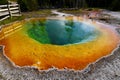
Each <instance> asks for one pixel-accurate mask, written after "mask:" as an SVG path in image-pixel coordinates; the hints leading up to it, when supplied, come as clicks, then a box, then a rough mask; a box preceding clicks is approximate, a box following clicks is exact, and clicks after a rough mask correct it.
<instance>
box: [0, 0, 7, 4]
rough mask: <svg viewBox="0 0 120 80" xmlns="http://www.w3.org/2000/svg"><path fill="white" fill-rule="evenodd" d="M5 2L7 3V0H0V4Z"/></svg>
mask: <svg viewBox="0 0 120 80" xmlns="http://www.w3.org/2000/svg"><path fill="white" fill-rule="evenodd" d="M7 3H8V1H7V0H0V5H1V4H7Z"/></svg>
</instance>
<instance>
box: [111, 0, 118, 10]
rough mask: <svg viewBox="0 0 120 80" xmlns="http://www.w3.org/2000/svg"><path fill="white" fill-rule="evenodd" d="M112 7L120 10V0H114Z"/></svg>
mask: <svg viewBox="0 0 120 80" xmlns="http://www.w3.org/2000/svg"><path fill="white" fill-rule="evenodd" d="M110 9H111V10H119V11H120V0H114V1H113V2H112V4H111V6H110Z"/></svg>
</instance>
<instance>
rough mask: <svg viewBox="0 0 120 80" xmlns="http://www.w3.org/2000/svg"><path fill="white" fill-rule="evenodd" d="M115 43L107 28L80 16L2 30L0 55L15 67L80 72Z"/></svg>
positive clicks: (33, 21) (23, 23)
mask: <svg viewBox="0 0 120 80" xmlns="http://www.w3.org/2000/svg"><path fill="white" fill-rule="evenodd" d="M118 43H119V37H118V34H117V32H116V31H115V29H114V28H113V27H111V26H108V25H105V24H102V23H98V22H91V21H89V20H86V21H84V20H83V19H82V18H80V17H61V18H40V19H30V20H26V21H21V22H16V23H15V24H11V25H9V26H7V27H4V28H2V30H1V32H0V44H1V45H4V46H5V48H4V54H5V55H6V56H7V57H8V58H9V59H10V60H11V61H12V62H14V63H15V64H16V65H18V66H35V67H37V68H39V69H49V68H52V67H56V68H59V69H62V68H64V67H67V68H70V69H76V70H81V69H83V68H85V67H86V66H87V65H88V64H89V63H92V62H94V61H96V60H97V59H99V58H101V57H103V56H105V55H108V54H110V53H111V52H112V51H113V50H114V49H115V48H116V47H117V44H118Z"/></svg>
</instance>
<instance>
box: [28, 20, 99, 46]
mask: <svg viewBox="0 0 120 80" xmlns="http://www.w3.org/2000/svg"><path fill="white" fill-rule="evenodd" d="M29 24H30V25H31V28H29V29H28V31H27V32H28V35H29V36H30V37H31V38H33V39H35V40H37V41H39V42H40V43H43V44H54V45H66V44H74V43H77V44H78V43H85V42H88V41H91V40H94V39H95V38H96V37H97V35H98V34H99V33H98V31H97V30H96V29H95V27H93V26H92V25H88V24H85V23H83V22H80V21H73V20H57V19H48V20H46V21H34V22H31V23H29Z"/></svg>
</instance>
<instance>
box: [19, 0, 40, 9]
mask: <svg viewBox="0 0 120 80" xmlns="http://www.w3.org/2000/svg"><path fill="white" fill-rule="evenodd" d="M17 2H18V3H19V4H20V7H21V10H22V11H35V10H38V8H39V5H38V3H37V0H17Z"/></svg>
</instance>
